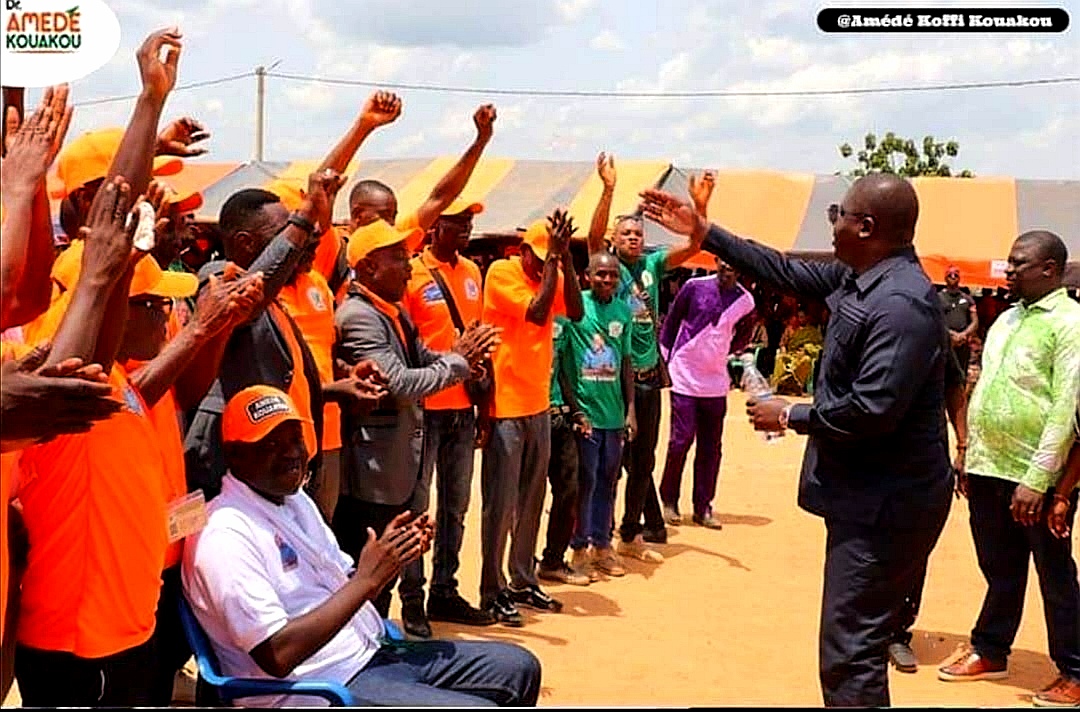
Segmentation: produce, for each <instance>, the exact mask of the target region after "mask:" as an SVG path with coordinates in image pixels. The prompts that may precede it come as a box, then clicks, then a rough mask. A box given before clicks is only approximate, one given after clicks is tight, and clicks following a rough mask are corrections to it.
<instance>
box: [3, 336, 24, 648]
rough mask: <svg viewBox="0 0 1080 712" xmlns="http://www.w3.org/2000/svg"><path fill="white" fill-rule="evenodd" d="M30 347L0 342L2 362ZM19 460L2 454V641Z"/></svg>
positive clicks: (14, 453)
mask: <svg viewBox="0 0 1080 712" xmlns="http://www.w3.org/2000/svg"><path fill="white" fill-rule="evenodd" d="M29 350H30V347H29V346H26V345H25V344H18V343H12V342H9V341H3V342H0V361H2V360H3V359H6V358H8V356H9V355H10V356H11V357H12V358H22V357H23V356H25V355H26V354H27V352H29ZM18 459H19V451H12V452H5V453H3V454H0V540H2V541H3V545H2V546H0V640H3V638H4V620H6V618H7V599H8V578H9V577H10V575H11V572H10V569H9V564H10V561H9V558H8V555H9V553H10V552H9V551H8V545H9V541H8V502H10V501H11V498H12V497H13V496H14V494H15V463H16V461H17V460H18Z"/></svg>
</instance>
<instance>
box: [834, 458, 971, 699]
mask: <svg viewBox="0 0 1080 712" xmlns="http://www.w3.org/2000/svg"><path fill="white" fill-rule="evenodd" d="M951 500H952V478H951V477H949V478H942V480H941V481H939V482H937V483H935V484H934V485H932V486H931V487H930V488H929V489H928V490H927V491H920V492H919V493H918V495H915V494H909V495H906V496H905V497H903V498H902V499H901V498H896V499H893V500H889V501H886V502H885V504H884V505H883V508H882V512H881V514H880V515H879V517H878V521H877V522H875V523H874V524H872V525H871V524H863V523H857V522H848V521H840V520H837V519H832V518H826V520H825V527H826V530H827V532H828V536H827V540H826V546H825V585H824V592H823V595H822V602H821V627H820V639H819V646H820V647H819V664H820V676H821V691H822V696H823V698H824V702H825V706H827V707H886V706H888V705H889V679H888V660H887V649H888V645H889V643H890V642H892V637H893V635H894V632H895V630H896V628H897V626H898V620H899V618H900V616H901V615H902V611H903V609H904V605H905V599H906V598H907V596H908V594H909V592H910V591H912V590H914V588H915V583H916V581H917V580H918V579H919V578H920V577H921V576H923V575H925V572H926V562H927V559H928V558H929V556H930V552H931V551H933V548H934V545H935V544H936V543H937V540H938V536H939V535H940V534H941V530H942V529H943V528H944V526H945V520H946V518H947V517H948V515H949V506H950V504H951Z"/></svg>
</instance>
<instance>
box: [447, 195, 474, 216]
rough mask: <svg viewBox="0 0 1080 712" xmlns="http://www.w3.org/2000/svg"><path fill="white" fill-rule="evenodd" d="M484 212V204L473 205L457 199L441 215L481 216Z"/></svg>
mask: <svg viewBox="0 0 1080 712" xmlns="http://www.w3.org/2000/svg"><path fill="white" fill-rule="evenodd" d="M482 212H484V204H483V203H472V202H469V201H468V200H464V199H462V198H457V199H456V200H454V202H452V203H450V205H448V206H446V210H444V211H442V213H441V215H461V214H462V213H472V214H473V215H479V214H480V213H482Z"/></svg>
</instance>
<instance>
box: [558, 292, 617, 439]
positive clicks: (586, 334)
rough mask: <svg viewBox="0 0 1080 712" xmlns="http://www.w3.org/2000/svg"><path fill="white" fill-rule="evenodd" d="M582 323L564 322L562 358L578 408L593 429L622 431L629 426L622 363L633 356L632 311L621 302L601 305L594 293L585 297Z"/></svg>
mask: <svg viewBox="0 0 1080 712" xmlns="http://www.w3.org/2000/svg"><path fill="white" fill-rule="evenodd" d="M581 296H582V301H583V302H584V304H585V315H584V316H583V317H582V318H581V321H579V322H577V323H575V322H572V321H567V322H563V333H564V335H565V338H566V344H565V347H564V350H563V354H562V357H563V358H564V359H566V364H567V367H568V369H569V372H570V382H571V384H572V386H573V389H574V397H575V398H577V402H578V408H580V409H581V411H582V412H583V413H585V415H586V416H587V417H588V418H589V422H591V423H592V425H593V427H594V428H600V429H602V430H621V429H622V428H623V426H624V425H625V423H626V405H625V403H624V401H623V390H622V361H623V357H624V356H626V355H627V354H628V353H630V348H631V345H630V340H631V336H630V328H631V327H630V325H631V315H630V309H629V307H627V305H626V303H625V302H623V301H622V300H620V299H618V298H612V300H611V301H610V302H608V303H607V304H601V303H600V302H598V301H597V300H596V299H595V298H594V297H593V295H592V292H591V291H588V292H585V293H583V294H582V295H581Z"/></svg>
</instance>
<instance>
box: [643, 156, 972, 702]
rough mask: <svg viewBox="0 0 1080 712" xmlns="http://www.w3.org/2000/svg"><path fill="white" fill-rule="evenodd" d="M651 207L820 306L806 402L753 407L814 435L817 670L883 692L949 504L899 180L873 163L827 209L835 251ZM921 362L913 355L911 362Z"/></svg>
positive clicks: (765, 422)
mask: <svg viewBox="0 0 1080 712" xmlns="http://www.w3.org/2000/svg"><path fill="white" fill-rule="evenodd" d="M642 195H643V197H644V198H645V210H646V214H647V215H648V216H649V217H650V218H651V219H653V220H656V221H657V222H660V223H661V224H662V225H664V226H665V227H666V228H668V229H669V230H671V231H673V232H677V233H681V234H684V235H692V236H693V239H695V240H697V239H702V240H704V242H703V249H705V250H707V251H709V252H712V253H713V254H715V255H717V256H718V257H720V258H721V259H723V260H724V261H725V262H727V263H728V264H730V265H731V266H732V267H734V268H735V269H737V270H738V271H739V272H741V273H743V274H748V275H752V276H753V277H755V278H757V279H761V280H765V281H768V282H772V283H774V284H776V285H778V286H780V287H781V288H784V289H787V290H789V291H792V292H795V293H797V294H799V295H801V296H804V297H809V298H811V299H815V300H821V299H824V300H825V302H826V303H827V304H828V306H829V310H830V314H831V316H830V318H829V325H828V332H827V336H826V341H825V350H824V353H823V355H822V358H821V369H820V375H819V376H818V382H817V385H816V388H815V390H814V402H813V404H812V405H808V404H792V403H788V402H786V401H785V400H783V399H781V398H770V399H767V400H764V401H759V402H757V403H751V404H749V405H748V413H749V414H750V416H751V420H752V422H753V423H754V426H755V428H757V429H758V430H765V431H781V430H784V429H785V428H791V429H792V430H794V431H795V432H796V433H799V434H804V435H809V436H810V437H809V441H808V443H807V447H806V454H805V457H804V459H803V467H802V474H801V476H800V479H799V505H800V506H801V507H802V508H803V509H805V510H806V511H808V512H810V513H812V514H816V515H818V516H821V517H823V518H824V520H825V528H826V531H827V539H826V546H825V586H824V593H823V600H822V606H821V627H820V641H819V645H820V648H819V656H820V677H821V687H822V693H823V697H824V701H825V705H826V706H829V707H839V706H861V707H881V706H887V705H888V704H889V685H888V669H887V653H886V649H887V647H888V644H889V642H890V637H891V635H892V633H893V629H894V627H895V625H896V621H897V620H898V619H899V617H900V615H901V611H902V609H903V606H904V599H905V596H906V594H907V592H908V591H911V590H913V587H914V585H915V584H916V583H917V582H918V577H919V574H920V572H921V571H922V569H923V567H924V566H926V562H927V559H928V557H929V556H930V552H931V550H932V549H933V548H934V545H935V544H936V542H937V539H938V535H939V534H940V533H941V529H942V527H943V526H944V524H945V519H946V517H947V516H948V513H949V504H950V500H951V496H952V489H953V477H952V473H951V470H950V468H949V459H948V446H947V440H946V431H945V363H946V357H947V355H948V349H949V344H948V340H947V337H946V329H945V322H944V317H943V315H942V312H941V307H940V306H939V305H938V298H937V294H936V293H935V291H934V287H933V285H932V284H931V283H930V280H929V279H927V277H926V274H925V273H924V272H923V270H922V268H921V267H920V265H919V261H918V258H917V257H916V255H915V250H914V247H913V246H912V239H913V237H914V234H915V222H916V219H917V218H918V213H919V207H918V200H917V199H916V196H915V191H914V189H913V188H912V187H911V184H909V183H908V182H907V181H905V180H903V179H901V178H898V177H896V176H893V175H885V174H874V175H870V176H866V177H864V178H860V179H859V180H858V181H856V182H855V184H854V185H852V186H851V189H850V190H848V192H847V194H846V195H845V196H844V200H843V202H842V203H841V204H840V205H838V206H837V207H836V210H835V212H833V213H831V214H830V215H829V217H830V221H831V222H832V223H833V245H834V247H835V251H836V257H837V260H838V261H837V262H834V263H815V262H804V261H801V260H796V259H789V258H787V257H785V256H783V255H781V254H780V253H779V252H776V251H775V250H771V249H769V248H767V247H764V246H762V245H758V244H756V243H753V242H749V241H747V240H743V239H741V238H738V237H736V236H735V235H732V234H731V233H730V232H728V231H727V230H724V229H723V228H721V227H717V226H715V225H709V223H708V222H707V221H706V220H705V219H704V218H702V217H700V216H699V215H698V214H697V213H696V212H695V211H694V209H693V208H692V207H691V206H690V205H689V204H687V203H683V202H682V201H680V200H679V199H677V198H675V197H674V196H671V195H668V194H666V193H662V192H660V191H646V192H645V193H643V194H642ZM916 364H917V365H916Z"/></svg>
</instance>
